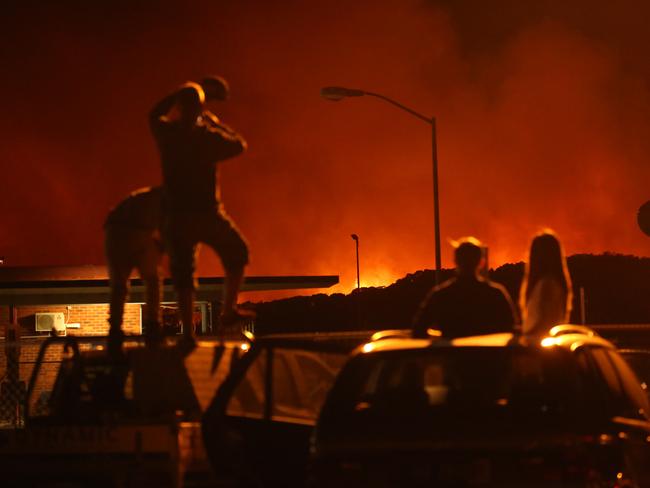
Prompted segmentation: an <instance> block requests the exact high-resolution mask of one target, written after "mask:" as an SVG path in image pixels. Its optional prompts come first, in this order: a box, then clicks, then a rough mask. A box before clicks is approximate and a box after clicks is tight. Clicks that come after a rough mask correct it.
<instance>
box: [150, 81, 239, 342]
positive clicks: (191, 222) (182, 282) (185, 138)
mask: <svg viewBox="0 0 650 488" xmlns="http://www.w3.org/2000/svg"><path fill="white" fill-rule="evenodd" d="M227 93H228V87H227V84H226V83H225V81H224V80H222V79H221V78H216V77H214V78H207V79H206V80H204V81H203V82H201V84H197V83H186V84H184V85H182V86H181V87H180V89H178V90H177V91H175V92H174V93H172V94H171V95H169V96H167V97H165V98H164V99H163V100H161V101H160V102H159V103H158V104H157V105H156V106H155V107H154V108H153V110H152V111H151V113H150V119H149V120H150V125H151V130H152V132H153V135H154V137H155V139H156V142H157V145H158V149H159V151H160V156H161V162H162V173H163V211H164V212H163V216H164V223H163V239H164V242H165V247H166V250H167V252H168V254H169V257H170V267H171V273H172V277H173V280H174V284H175V287H176V291H177V295H178V305H179V308H180V314H181V320H182V322H183V331H184V334H185V338H186V339H191V338H192V337H193V335H194V325H193V322H192V312H193V305H194V289H195V285H194V270H195V259H196V253H197V250H198V245H199V243H201V242H203V243H205V244H208V245H209V246H210V247H212V248H213V249H214V250H215V251H216V252H217V254H218V255H219V257H220V258H221V261H222V264H223V268H224V271H225V279H224V287H225V290H224V296H223V303H222V310H221V315H220V321H221V324H222V325H229V324H232V323H237V322H239V321H242V320H245V319H246V318H247V317H248V316H249V314H247V311H245V310H240V309H238V308H237V296H238V293H239V289H240V287H241V284H242V282H243V279H244V267H245V266H246V264H248V246H247V245H246V242H245V241H244V239H243V238H242V236H241V234H240V232H239V231H238V230H237V228H236V227H235V225H234V224H233V222H232V221H231V220H230V219H229V218H228V216H227V215H226V214H225V212H224V210H223V208H222V205H221V202H220V195H219V186H218V181H217V176H218V174H217V164H216V163H218V162H219V161H223V160H225V159H228V158H232V157H235V156H237V155H239V154H241V153H242V152H244V150H246V141H244V139H243V137H242V136H240V135H239V134H238V133H236V132H235V131H234V130H232V129H231V128H229V127H228V126H226V125H225V124H223V123H221V122H220V121H219V119H218V118H217V117H216V116H215V115H214V114H211V113H210V112H207V111H204V110H203V103H204V101H205V100H206V98H207V99H208V100H223V99H225V98H226V95H227Z"/></svg>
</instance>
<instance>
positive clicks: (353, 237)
mask: <svg viewBox="0 0 650 488" xmlns="http://www.w3.org/2000/svg"><path fill="white" fill-rule="evenodd" d="M350 237H352V239H353V240H354V242H356V248H357V290H358V289H359V288H361V279H360V278H359V236H358V235H356V234H352V235H351V236H350Z"/></svg>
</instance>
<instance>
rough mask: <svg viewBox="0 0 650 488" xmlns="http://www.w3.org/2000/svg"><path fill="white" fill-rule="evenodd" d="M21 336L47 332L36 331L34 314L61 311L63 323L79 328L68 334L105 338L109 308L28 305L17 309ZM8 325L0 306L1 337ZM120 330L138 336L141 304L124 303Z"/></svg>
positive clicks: (102, 305) (45, 334) (5, 312)
mask: <svg viewBox="0 0 650 488" xmlns="http://www.w3.org/2000/svg"><path fill="white" fill-rule="evenodd" d="M17 312H18V323H19V325H20V335H21V337H28V336H41V335H42V336H44V337H47V336H48V335H49V334H48V333H47V332H36V328H35V327H36V325H35V316H34V314H36V313H43V312H61V313H63V316H64V318H65V321H66V323H78V324H81V326H80V327H79V328H78V329H68V330H67V333H68V334H69V335H83V336H88V335H106V334H107V333H108V305H105V304H96V305H70V306H69V309H67V308H66V305H30V306H21V307H17ZM8 323H9V307H6V306H4V307H0V336H2V337H4V334H5V326H6V325H7V324H8ZM122 329H123V330H124V332H126V333H127V334H140V333H141V319H140V305H139V304H137V303H127V304H126V305H125V308H124V323H123V325H122Z"/></svg>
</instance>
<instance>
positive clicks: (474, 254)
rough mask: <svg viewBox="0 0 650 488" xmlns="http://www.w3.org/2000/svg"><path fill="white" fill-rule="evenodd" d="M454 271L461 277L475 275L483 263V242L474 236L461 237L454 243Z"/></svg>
mask: <svg viewBox="0 0 650 488" xmlns="http://www.w3.org/2000/svg"><path fill="white" fill-rule="evenodd" d="M454 246H455V248H456V250H455V251H454V261H455V263H456V273H458V276H462V277H476V276H477V275H478V272H479V271H480V269H481V268H482V267H483V265H484V263H485V254H484V252H483V244H481V241H479V240H478V239H476V238H474V237H463V238H462V239H459V240H458V241H457V242H455V243H454Z"/></svg>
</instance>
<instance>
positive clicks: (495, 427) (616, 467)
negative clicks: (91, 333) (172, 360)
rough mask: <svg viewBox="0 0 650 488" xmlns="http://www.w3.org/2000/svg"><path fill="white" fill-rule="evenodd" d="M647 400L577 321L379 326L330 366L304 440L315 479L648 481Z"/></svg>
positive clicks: (412, 483) (313, 483)
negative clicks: (334, 373)
mask: <svg viewBox="0 0 650 488" xmlns="http://www.w3.org/2000/svg"><path fill="white" fill-rule="evenodd" d="M649 412H650V406H649V404H648V398H647V396H646V392H645V391H644V389H643V387H642V382H641V381H640V380H639V379H638V378H637V377H636V375H635V373H634V372H633V371H632V369H631V368H630V366H629V365H628V364H627V362H626V361H625V360H623V358H622V357H621V355H620V354H619V353H618V352H617V350H616V348H615V347H614V346H613V345H612V344H611V343H610V342H608V341H607V340H605V339H603V338H602V337H599V336H598V335H596V334H591V333H585V331H584V330H579V329H577V328H576V329H574V330H573V331H571V330H568V329H564V330H563V331H562V333H559V334H556V335H555V336H548V337H544V338H541V339H540V338H533V337H526V336H520V335H513V334H493V335H489V336H477V337H464V338H458V339H453V340H445V339H415V338H385V339H382V340H379V341H371V342H368V343H366V344H364V345H362V346H360V347H359V348H358V349H357V350H356V351H354V352H353V354H352V355H351V358H350V359H349V361H348V362H347V363H346V365H345V366H344V367H343V369H342V370H341V372H340V373H339V375H338V377H337V380H336V382H335V383H334V385H333V387H332V388H331V390H330V392H329V394H328V396H327V398H326V400H325V403H324V405H323V407H322V409H321V412H320V414H319V417H318V420H317V424H316V428H315V429H314V432H313V435H312V441H311V457H310V468H309V473H308V483H309V486H310V487H312V488H324V487H336V488H346V487H370V486H372V487H420V486H436V487H474V486H481V487H488V486H499V487H523V486H526V487H556V486H575V487H644V486H650V421H649V417H648V414H649Z"/></svg>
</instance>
